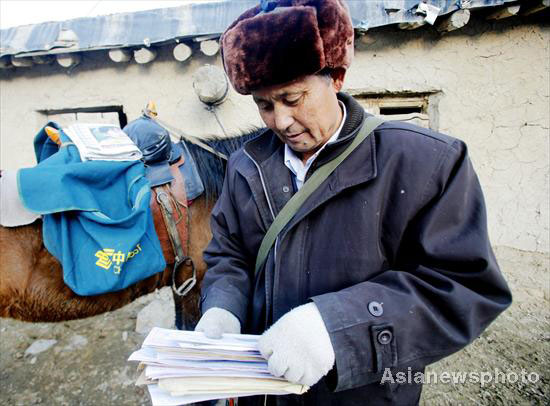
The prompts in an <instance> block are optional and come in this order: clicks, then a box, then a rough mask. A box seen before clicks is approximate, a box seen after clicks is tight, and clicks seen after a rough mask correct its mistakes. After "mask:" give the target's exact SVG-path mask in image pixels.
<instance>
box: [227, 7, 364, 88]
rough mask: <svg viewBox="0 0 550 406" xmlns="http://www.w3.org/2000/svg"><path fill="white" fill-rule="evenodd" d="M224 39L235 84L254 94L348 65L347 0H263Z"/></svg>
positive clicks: (349, 28) (350, 32) (350, 34)
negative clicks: (270, 87)
mask: <svg viewBox="0 0 550 406" xmlns="http://www.w3.org/2000/svg"><path fill="white" fill-rule="evenodd" d="M221 44H222V58H223V64H224V67H225V71H226V73H227V76H228V77H229V80H230V81H231V84H232V85H233V87H234V88H235V90H236V91H237V92H239V93H241V94H250V92H251V90H255V89H258V88H262V87H266V86H271V85H275V84H281V83H286V82H289V81H291V80H294V79H296V78H298V77H300V76H303V75H308V74H314V73H317V72H319V71H320V70H322V69H324V68H344V69H347V68H348V67H349V66H350V64H351V61H352V59H353V26H352V23H351V18H350V16H349V12H348V8H347V5H346V4H345V2H344V0H274V1H266V0H262V2H261V5H258V6H256V7H254V8H252V9H250V10H247V11H246V12H244V13H243V14H242V15H241V16H240V17H239V18H237V20H235V21H234V22H233V24H231V25H230V26H229V28H228V29H227V30H226V31H225V33H224V34H223V36H222V38H221Z"/></svg>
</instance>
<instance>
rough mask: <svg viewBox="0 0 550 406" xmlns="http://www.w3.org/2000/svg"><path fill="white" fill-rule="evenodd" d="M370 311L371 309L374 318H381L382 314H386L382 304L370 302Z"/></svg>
mask: <svg viewBox="0 0 550 406" xmlns="http://www.w3.org/2000/svg"><path fill="white" fill-rule="evenodd" d="M368 309H369V313H370V314H372V315H373V316H374V317H380V316H382V314H384V309H382V303H378V302H370V303H369V306H368Z"/></svg>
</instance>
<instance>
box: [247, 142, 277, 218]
mask: <svg viewBox="0 0 550 406" xmlns="http://www.w3.org/2000/svg"><path fill="white" fill-rule="evenodd" d="M244 154H245V155H246V156H247V157H249V158H250V160H251V161H252V162H253V163H254V165H256V169H258V173H259V174H260V181H261V182H262V190H263V191H264V194H265V200H267V205H268V206H269V211H270V212H271V218H272V219H273V220H275V212H274V211H273V207H271V201H270V200H269V195H268V194H267V188H266V187H265V181H264V177H263V175H262V171H261V170H260V165H258V163H257V162H256V161H255V160H254V159H252V157H251V156H250V155H249V154H248V152H247V151H246V150H244Z"/></svg>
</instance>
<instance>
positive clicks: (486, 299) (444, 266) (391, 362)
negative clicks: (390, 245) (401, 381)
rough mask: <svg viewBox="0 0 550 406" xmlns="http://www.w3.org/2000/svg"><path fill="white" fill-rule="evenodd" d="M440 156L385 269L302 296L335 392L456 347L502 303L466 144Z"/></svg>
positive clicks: (504, 296) (501, 284)
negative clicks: (312, 312) (319, 328)
mask: <svg viewBox="0 0 550 406" xmlns="http://www.w3.org/2000/svg"><path fill="white" fill-rule="evenodd" d="M442 155H443V156H442V158H441V160H440V162H439V164H438V165H437V166H436V168H435V170H434V174H433V176H432V178H431V179H430V180H428V183H427V186H426V190H425V192H424V194H423V196H424V198H423V199H422V202H424V203H423V206H422V208H421V209H420V210H419V211H417V212H416V213H414V214H413V215H412V216H410V219H409V221H408V222H407V224H406V227H405V230H404V233H403V237H402V238H401V240H400V243H399V247H398V248H397V254H396V255H395V259H394V260H393V261H392V263H391V264H390V267H389V269H387V270H385V271H384V272H381V273H379V274H377V275H376V276H375V277H373V278H372V279H370V280H368V281H365V282H361V283H359V284H357V285H354V286H351V287H348V288H346V289H343V290H341V291H338V292H331V293H327V294H323V295H319V296H315V297H313V298H312V300H313V301H314V302H315V303H316V305H317V307H318V309H319V311H320V313H321V315H322V317H323V320H324V322H325V325H326V327H327V330H328V332H329V335H330V338H331V341H332V344H333V347H334V351H335V354H336V383H335V385H336V386H335V388H334V389H335V390H336V391H339V390H345V389H351V388H355V387H358V386H362V385H365V384H368V383H372V382H380V379H381V376H382V373H383V372H384V371H385V369H386V368H408V367H411V368H412V369H413V370H415V369H421V368H423V367H424V366H425V365H427V364H429V363H432V362H435V361H437V360H439V359H441V358H443V357H445V356H447V355H449V354H451V353H453V352H455V351H458V350H459V349H461V348H463V347H464V346H466V345H467V344H468V343H470V342H471V341H472V340H474V339H475V338H476V337H477V336H479V335H480V334H481V332H482V331H483V330H484V329H485V328H486V327H487V326H488V325H489V323H490V322H491V321H492V320H494V319H495V318H496V317H497V315H498V314H499V313H500V312H502V311H503V310H504V309H505V308H506V307H507V306H508V305H509V304H510V303H511V294H510V291H509V289H508V287H507V285H506V282H505V281H504V279H503V277H502V275H501V274H500V271H499V268H498V265H497V263H496V260H495V257H494V254H493V252H492V249H491V246H490V243H489V238H488V234H487V219H486V212H485V204H484V200H483V195H482V192H481V188H480V185H479V182H478V179H477V176H476V174H475V172H474V170H473V168H472V165H471V163H470V160H469V159H468V157H467V153H466V147H465V145H464V144H463V143H461V142H459V141H456V142H455V143H454V144H453V145H447V150H446V153H445V154H442Z"/></svg>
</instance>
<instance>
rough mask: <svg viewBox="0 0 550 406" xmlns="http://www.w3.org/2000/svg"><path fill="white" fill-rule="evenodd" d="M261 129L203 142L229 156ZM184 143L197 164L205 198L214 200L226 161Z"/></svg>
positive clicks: (216, 196) (221, 182)
mask: <svg viewBox="0 0 550 406" xmlns="http://www.w3.org/2000/svg"><path fill="white" fill-rule="evenodd" d="M263 131H264V129H262V128H260V129H253V130H250V131H248V132H245V133H244V134H242V135H237V136H235V137H230V138H221V137H220V138H211V139H209V140H205V141H203V142H205V143H206V144H208V145H209V146H210V147H212V148H214V149H215V150H216V151H218V152H221V153H222V154H224V155H226V156H229V155H230V154H231V153H232V152H235V151H236V150H238V149H239V148H241V147H242V146H243V144H244V143H245V142H246V141H248V140H250V139H252V138H254V137H256V136H258V135H259V134H261V133H262V132H263ZM185 145H187V148H188V149H189V152H190V153H191V155H192V156H193V159H194V160H195V164H196V165H197V170H198V171H199V176H200V178H201V180H202V183H203V184H204V192H205V195H206V199H207V200H210V199H214V200H216V199H217V198H218V196H219V195H220V193H221V191H222V186H223V179H224V176H225V168H226V165H227V161H225V160H224V159H222V158H220V157H218V156H216V155H214V154H213V153H212V152H209V151H207V150H205V149H204V148H202V147H200V146H198V145H195V144H193V143H191V142H186V143H185Z"/></svg>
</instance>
